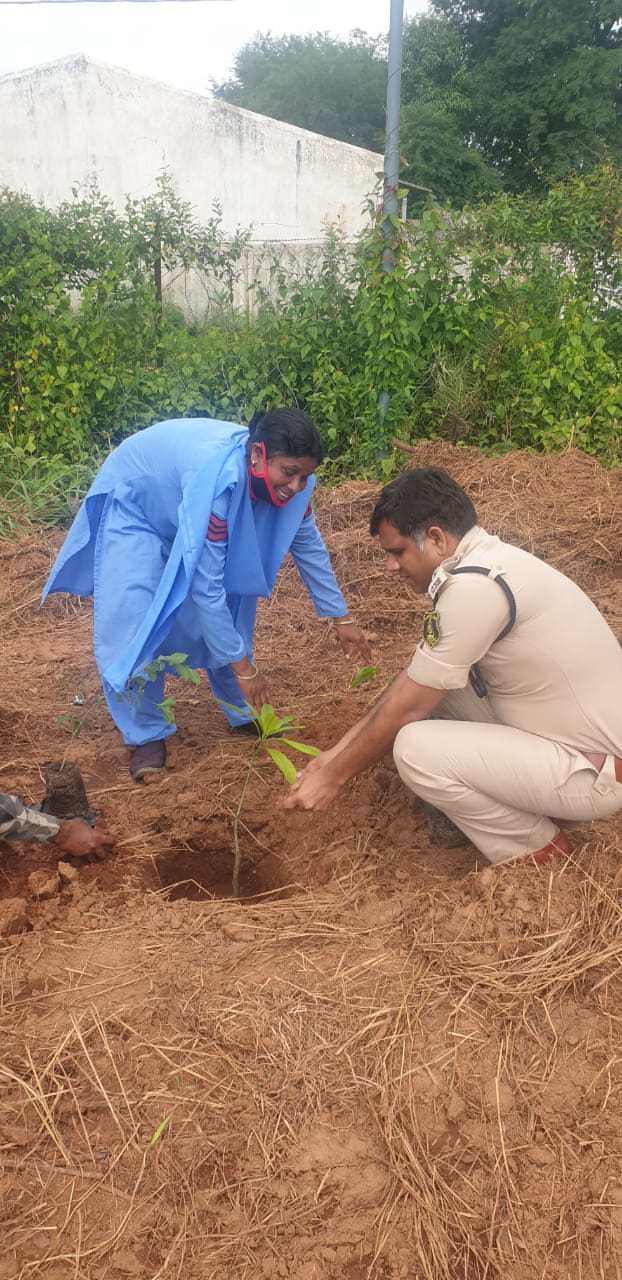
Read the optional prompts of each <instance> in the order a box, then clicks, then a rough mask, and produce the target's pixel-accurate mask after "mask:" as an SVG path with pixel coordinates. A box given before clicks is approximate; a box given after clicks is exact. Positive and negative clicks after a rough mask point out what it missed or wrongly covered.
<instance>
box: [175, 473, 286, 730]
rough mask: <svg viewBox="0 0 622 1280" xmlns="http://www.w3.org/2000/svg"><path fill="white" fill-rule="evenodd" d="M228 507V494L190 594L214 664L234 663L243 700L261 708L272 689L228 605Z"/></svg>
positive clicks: (217, 510)
mask: <svg viewBox="0 0 622 1280" xmlns="http://www.w3.org/2000/svg"><path fill="white" fill-rule="evenodd" d="M228 510H229V495H228V493H224V494H221V495H220V496H219V498H218V499H217V500H216V501H215V502H214V505H213V507H212V512H211V515H210V519H209V525H208V528H207V530H206V538H205V545H204V547H203V550H202V552H201V555H200V557H199V562H198V564H197V567H196V569H195V572H194V577H193V579H192V586H191V588H190V595H191V597H192V600H193V602H194V604H195V606H196V608H197V610H198V612H199V614H200V617H201V630H202V632H203V639H204V640H205V644H206V645H207V648H208V649H209V651H210V654H211V655H212V665H213V666H214V667H226V666H230V667H231V670H232V672H233V674H234V675H235V676H241V677H242V683H241V684H240V685H239V687H240V695H241V699H242V702H243V703H244V702H248V703H249V704H250V705H251V706H253V707H261V706H262V705H263V703H265V702H269V701H270V691H269V689H268V685H267V682H266V680H265V678H264V676H263V675H262V673H261V672H260V671H258V670H257V668H256V667H255V666H254V665H253V663H252V662H251V657H250V654H249V653H248V652H247V649H246V645H245V643H244V640H243V639H242V637H241V635H240V634H239V632H238V631H236V628H235V625H234V622H233V618H232V616H231V611H230V609H229V606H228V604H227V593H226V591H225V585H224V575H225V565H226V561H227V547H228V545H229V530H228V526H227V515H228ZM238 683H239V682H238Z"/></svg>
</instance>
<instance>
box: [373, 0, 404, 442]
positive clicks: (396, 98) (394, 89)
mask: <svg viewBox="0 0 622 1280" xmlns="http://www.w3.org/2000/svg"><path fill="white" fill-rule="evenodd" d="M389 22H390V25H389V58H388V76H387V131H386V141H385V147H384V188H383V199H382V229H383V232H384V236H385V240H386V244H385V247H384V249H383V251H382V260H381V266H382V270H383V271H387V272H389V271H392V270H393V268H394V266H395V253H394V251H393V249H392V247H391V240H392V239H393V235H394V228H393V227H392V225H391V222H390V221H389V219H390V218H391V216H392V215H396V214H397V192H398V188H399V178H400V100H401V88H402V33H403V27H404V0H391V16H390V20H389ZM388 407H389V393H388V391H381V392H380V395H379V397H378V409H379V411H380V416H381V417H382V418H384V416H385V414H386V412H387V409H388Z"/></svg>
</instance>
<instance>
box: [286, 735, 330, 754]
mask: <svg viewBox="0 0 622 1280" xmlns="http://www.w3.org/2000/svg"><path fill="white" fill-rule="evenodd" d="M281 742H282V743H284V745H285V746H286V747H294V748H295V750H296V751H302V753H303V755H305V756H319V755H320V754H321V752H320V748H319V747H310V746H309V744H308V742H294V739H293V738H281Z"/></svg>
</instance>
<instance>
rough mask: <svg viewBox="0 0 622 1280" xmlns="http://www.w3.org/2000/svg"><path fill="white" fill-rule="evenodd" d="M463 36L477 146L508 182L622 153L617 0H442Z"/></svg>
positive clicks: (438, 8)
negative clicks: (606, 155) (607, 154)
mask: <svg viewBox="0 0 622 1280" xmlns="http://www.w3.org/2000/svg"><path fill="white" fill-rule="evenodd" d="M434 10H435V12H436V13H437V14H440V15H442V16H443V17H444V18H445V19H446V21H447V22H448V24H449V26H450V28H451V30H452V31H453V32H454V33H455V34H456V36H457V37H458V39H459V41H460V57H461V64H462V69H463V77H462V81H461V85H462V89H463V92H464V95H465V99H466V100H467V102H468V104H469V105H468V109H467V111H466V112H465V113H464V115H463V123H464V127H465V130H466V134H467V138H468V141H469V144H470V145H474V146H475V147H476V148H477V149H478V150H479V151H480V152H481V153H482V155H483V156H484V157H485V158H486V160H487V162H488V163H490V164H491V165H493V166H494V168H495V170H496V171H497V173H498V174H499V175H500V176H501V178H502V180H503V185H504V188H505V189H506V190H512V191H524V190H542V189H543V188H544V187H545V186H546V185H548V183H550V182H551V181H557V180H559V179H561V178H564V177H567V176H568V175H569V174H570V173H571V172H572V171H573V170H576V171H577V172H581V173H585V172H587V171H589V170H590V169H592V168H593V167H594V166H595V165H596V164H597V163H599V162H600V161H601V160H602V159H603V158H604V155H605V153H606V152H608V153H609V154H610V155H611V156H612V157H613V158H614V159H615V160H617V161H619V160H620V158H622V131H621V128H620V126H621V123H622V120H621V107H622V22H621V21H620V9H619V4H618V3H617V2H616V0H434Z"/></svg>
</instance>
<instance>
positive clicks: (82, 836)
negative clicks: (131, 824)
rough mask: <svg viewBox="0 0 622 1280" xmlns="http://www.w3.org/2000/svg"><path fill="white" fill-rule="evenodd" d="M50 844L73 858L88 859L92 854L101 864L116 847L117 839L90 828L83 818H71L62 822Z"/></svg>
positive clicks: (104, 832) (105, 832) (107, 833)
mask: <svg viewBox="0 0 622 1280" xmlns="http://www.w3.org/2000/svg"><path fill="white" fill-rule="evenodd" d="M50 844H53V845H55V846H56V848H57V849H62V850H63V853H67V854H69V856H70V857H72V858H88V857H89V855H90V854H94V855H95V857H96V858H97V859H98V860H99V861H100V862H101V861H102V859H103V858H105V857H106V854H107V853H109V852H110V851H111V850H112V849H113V848H114V845H115V837H114V836H111V835H110V833H109V832H108V831H98V830H97V828H95V827H89V825H88V823H87V822H83V821H82V819H81V818H70V819H69V820H68V821H67V822H61V824H60V827H59V829H58V831H57V833H56V835H55V836H54V839H53V840H51V841H50Z"/></svg>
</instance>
